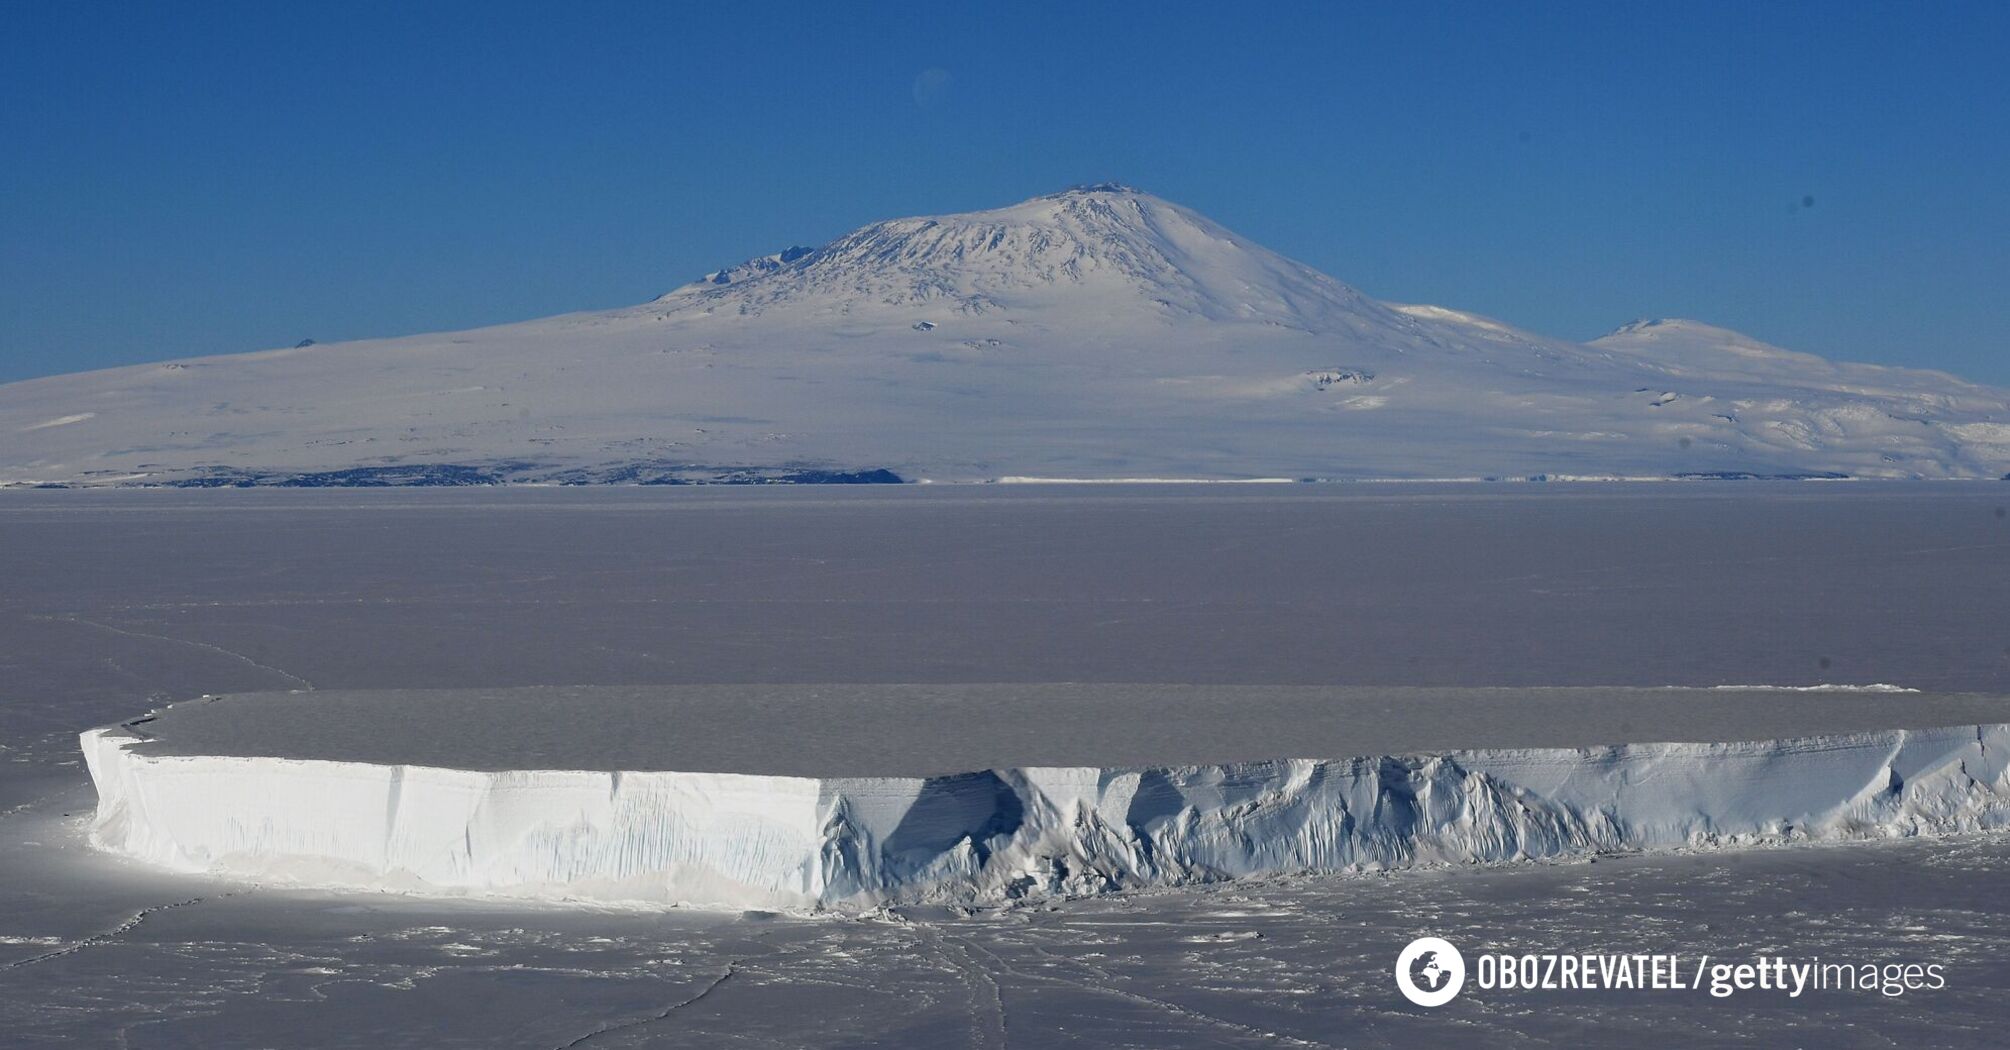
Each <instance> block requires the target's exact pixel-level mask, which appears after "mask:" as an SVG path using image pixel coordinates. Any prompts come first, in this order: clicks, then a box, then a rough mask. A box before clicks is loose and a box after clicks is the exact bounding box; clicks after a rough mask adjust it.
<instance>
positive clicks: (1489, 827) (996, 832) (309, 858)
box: [82, 725, 2010, 911]
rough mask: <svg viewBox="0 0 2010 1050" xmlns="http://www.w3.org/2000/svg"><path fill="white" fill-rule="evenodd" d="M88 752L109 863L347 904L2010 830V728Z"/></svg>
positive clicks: (880, 884) (740, 903)
mask: <svg viewBox="0 0 2010 1050" xmlns="http://www.w3.org/2000/svg"><path fill="white" fill-rule="evenodd" d="M140 739H141V737H140V736H139V735H138V734H136V733H134V732H133V731H132V730H130V729H128V728H126V727H107V728H100V729H93V730H90V731H88V732H85V733H84V734H83V736H82V743H83V749H84V755H85V759H86V762H87V764H88V765H89V767H90V772H91V777H92V779H93V780H94V781H95V782H96V785H97V789H98V795H99V803H98V810H97V817H96V821H95V823H94V826H93V832H92V835H93V839H94V841H95V842H97V843H98V844H99V845H100V846H102V847H104V848H108V849H111V850H115V851H118V852H121V853H125V854H129V855H131V856H134V857H137V858H140V859H142V860H145V861H148V862H151V863H154V864H159V865H162V866H166V867H170V868H174V869H177V870H183V871H209V872H215V873H219V874H226V875H233V876H239V877H248V878H279V879H289V880H298V881H304V882H311V883H317V884H332V885H342V886H351V887H357V888H382V889H404V890H421V891H429V892H475V893H495V894H508V895H519V896H532V897H544V898H553V899H582V900H606V901H632V902H654V903H685V904H695V905H703V906H715V907H763V908H787V909H800V910H818V909H832V910H841V911H856V910H866V909H871V908H874V907H877V906H881V905H886V904H899V903H916V902H983V901H997V900H1004V899H1009V898H1015V897H1024V896H1039V895H1047V894H1082V893H1095V892H1104V891H1110V890H1119V889H1128V888H1137V887H1146V886H1164V885H1174V884H1179V883H1188V882H1200V881H1212V880H1219V879H1227V878H1234V877H1238V876H1247V875H1259V874H1268V873H1286V872H1327V871H1345V870H1357V869H1364V868H1401V867H1409V866H1413V865H1428V864H1472V863H1499V862H1510V861H1521V860H1534V859H1540V858H1548V857H1567V856H1571V855H1580V854H1588V853H1594V852H1599V851H1607V850H1632V849H1665V848H1675V847H1682V846H1711V845H1729V844H1758V843H1779V842H1789V841H1807V840H1823V839H1843V838H1861V837H1878V836H1904V835H1920V834H1941V833H1950V832H1959V831H1971V830H1979V829H1983V828H1991V827H1998V826H2001V825H2003V824H2006V823H2010V779H2006V756H2010V725H1985V726H1974V725H1971V726H1954V727H1943V728H1935V729H1917V730H1889V731H1881V732H1867V733H1852V734H1844V735H1830V736H1810V737H1800V738H1794V739H1788V740H1776V741H1765V742H1750V743H1722V744H1630V745H1621V746H1613V747H1601V748H1586V749H1520V750H1485V751H1460V752H1452V753H1447V754H1443V755H1435V756H1385V757H1371V758H1352V759H1344V760H1308V759H1290V760H1276V761H1263V762H1241V763H1233V764H1223V765H1201V766H1178V767H1162V768H1142V769H1097V768H1090V767H1070V768H1058V767H1039V768H1021V769H999V770H990V771H984V772H976V773H966V774H959V775H955V776H943V777H929V778H913V777H871V778H829V779H816V778H808V777H789V776H758V775H747V774H730V773H684V772H580V771H561V770H527V771H504V772H473V771H463V770H452V769H440V768H432V767H425V766H406V765H375V764H368V763H358V762H331V761H320V760H305V759H289V758H247V757H207V756H188V755H151V754H147V753H145V752H143V751H139V750H135V749H134V748H133V746H132V745H134V744H136V743H138V742H139V741H140Z"/></svg>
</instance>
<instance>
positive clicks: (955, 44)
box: [0, 0, 2010, 383]
mask: <svg viewBox="0 0 2010 1050" xmlns="http://www.w3.org/2000/svg"><path fill="white" fill-rule="evenodd" d="M1525 7H1526V8H1528V9H1529V10H1522V9H1523V8H1525ZM4 12H5V13H4V25H0V92H4V104H0V158H4V160H0V381H4V380H10V379H18V378H24V377H28V376H33V375H39V374H45V373H53V372H62V371H71V370H76V369H84V368H94V367H102V366H108V365H113V364H120V363H126V362H134V361H145V360H153V359H160V358H166V357H176V356H185V355H190V354H197V353H214V352H228V351H237V350H251V349H257V348H262V347H270V346H278V345H290V344H292V343H294V342H297V341H298V340H300V339H302V338H307V337H312V338H315V339H318V340H321V341H324V342H326V341H331V340H337V339H349V338H360V337H367V336H378V335H396V334H404V333H409V332H415V331H425V330H438V329H448V328H460V327H467V326H472V325H478V324H485V323H493V322H502V321H511V320H519V319H524V318H529V317H535V316H541V315H546V314H551V313H558V312H563V311H567V310H576V309H586V308H594V307H606V306H616V305H623V304H628V303H633V302H637V301H640V300H643V299H645V298H647V297H649V296H652V295H655V294H657V293H659V292H661V291H663V290H664V289H667V288H669V287H671V286H674V285H676V284H679V283H681V282H683V281H685V280H687V279H689V278H691V277H693V276H696V275H697V274H699V273H701V272H703V271H705V270H709V269H714V268H716V267H718V266H721V265H724V264H728V263H732V262H736V261H738V260H740V259H743V258H745V257H748V256H751V255H756V254H761V253H765V252H768V251H773V250H776V249H778V248H781V247H784V246H786V245H790V244H796V243H807V244H816V243H821V242H822V241H824V240H827V239H829V238H831V237H833V236H835V235H837V234H840V233H842V232H844V231H846V230H848V229H850V228H852V227H854V226H856V225H858V224H861V223H864V222H867V221H870V220H873V219H878V218H886V217H891V216H896V215H909V214H917V213H927V212H939V211H957V210H967V209H973V208H984V207H992V206H996V205H1002V204H1006V203H1010V202H1012V201H1015V200H1019V199H1022V198H1025V197H1029V196H1032V195H1035V194H1038V193H1044V192H1050V191H1052V190H1055V189H1058V188H1060V187H1063V186H1065V185H1068V184H1071V183H1077V182H1084V181H1091V180H1101V179H1118V180H1122V181H1125V182H1129V183H1132V184H1135V185H1138V186H1141V187H1143V188H1145V189H1148V190H1151V191H1152V192H1155V193H1158V194H1159V195H1161V196H1164V197H1168V198H1171V199H1173V200H1175V201H1179V202H1181V203H1184V204H1187V205H1190V206H1192V207H1194V208H1197V209H1199V210H1200V211H1202V212H1203V213H1205V214H1208V215H1210V216H1212V217H1214V218H1215V219H1217V220H1219V221H1221V222H1223V223H1225V224H1227V225H1228V226H1230V227H1232V228H1234V229H1237V230H1239V231H1241V232H1242V233H1244V234H1246V235H1248V236H1250V237H1252V238H1254V239H1256V240H1257V241H1260V242H1262V243H1265V244H1267V245H1269V246H1271V247H1273V248H1276V249H1277V250H1279V251H1282V252H1284V253H1285V254H1287V255H1291V256H1294V257H1296V258H1298V259H1301V260H1303V261H1305V262H1308V263H1311V264H1312V265H1314V266H1317V267H1319V268H1321V269H1323V270H1325V271H1327V272H1329V273H1331V274H1333V275H1334V276H1336V277H1338V278H1340V279H1342V280H1344V281H1348V282H1350V283H1352V284H1354V285H1356V286H1358V287H1360V288H1361V289H1363V290H1364V291H1366V292H1368V293H1370V294H1372V295H1376V296H1379V297H1382V298H1387V299H1395V300H1402V301H1421V302H1431V303H1438V304H1442V305H1446V306H1452V307H1457V308H1461V309H1467V310H1474V311H1478V312H1480V313H1485V314H1491V315H1494V316H1497V317H1501V318H1504V319H1507V320H1509V321H1513V322H1516V323H1518V324H1521V325H1523V326H1526V327H1529V328H1533V329H1536V330H1538V331H1541V332H1545V333H1549V334H1552V335H1559V336H1566V337H1574V338H1588V337H1591V336H1594V335H1598V334H1600V333H1601V332H1603V331H1605V330H1607V329H1610V328H1612V327H1614V326H1616V325H1618V324H1620V323H1622V322H1624V321H1627V320H1629V319H1632V318H1634V317H1638V316H1685V317H1694V318H1697V319H1701V320H1706V321H1710V322H1713V323H1718V324H1724V325H1728V326H1730V327H1734V328H1738V329H1741V330H1745V331H1748V332H1750V333H1752V334H1754V335H1756V336H1759V337H1761V338H1764V339H1768V340H1770V341H1773V342H1777V343H1781V344H1783V345H1786V346H1790V347H1794V348H1796V349H1805V350H1811V351H1815V352H1819V353H1824V354H1828V355H1830V356H1837V357H1845V358H1854V359H1860V360H1873V361H1882V362H1889V363H1899V364H1911V365H1922V366H1931V367H1940V368H1946V369H1950V370H1954V371H1957V372H1961V373H1964V374H1967V375H1970V376H1972V377H1974V378H1978V379H1984V380H1989V381H1994V382H2000V383H2010V280H2006V279H2010V199H2006V187H2010V132H2006V129H2010V73H2006V58H2005V55H2006V53H2010V5H2005V4H2000V3H1986V4H1938V3H1905V4H1889V5H1870V4H1840V3H1839V4H1830V5H1808V6H1800V5H1794V4H1783V3H1732V4H1725V5H1721V6H1716V5H1708V4H1699V3H1684V4H1661V5H1647V4H1631V3H1619V4H1613V3H1598V4H1585V5H1569V6H1554V5H1543V4H1533V5H1520V4H1497V3H1475V4H1462V5H1443V6H1431V5H1421V4H1419V5H1411V4H1377V5H1372V6H1369V5H1360V6H1355V5H1341V4H1331V3H1314V4H1305V5H1291V4H1225V3H1211V4H1193V5H1187V4H1172V3H1164V2H1159V3H1137V4H1077V3H1067V4H1053V5H1034V4H1027V3H1012V4H987V5H975V4H958V3H937V4H926V5H923V4H916V5H911V6H909V5H901V6H895V5H872V4H859V5H851V4H838V3H828V2H816V3H711V4H702V5H701V4H686V3H668V2H664V3H636V4H597V3H574V4H536V5H532V4H516V3H509V2H492V3H485V4H466V5H460V4H448V3H414V4H405V3H400V4H385V5H375V4H365V3H344V4H339V5H335V4H331V5H327V6H318V5H305V4H297V3H269V2H267V3H256V4H215V3H200V2H191V3H178V4H161V3H147V4H132V5H108V4H98V3H89V2H71V3H58V2H38V3H29V2H25V0H6V3H5V7H4ZM1810 202H1811V203H1810Z"/></svg>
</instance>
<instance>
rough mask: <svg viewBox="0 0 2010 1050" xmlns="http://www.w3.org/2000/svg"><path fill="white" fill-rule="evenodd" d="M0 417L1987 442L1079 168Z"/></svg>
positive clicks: (548, 451)
mask: <svg viewBox="0 0 2010 1050" xmlns="http://www.w3.org/2000/svg"><path fill="white" fill-rule="evenodd" d="M0 435H4V438H0V484H32V483H63V484H132V483H171V482H185V481H190V480H199V479H204V478H210V479H226V480H255V481H260V482H267V483H269V482H274V481H281V480H292V481H294V482H296V483H300V482H303V481H304V482H305V483H327V482H330V481H333V482H337V483H342V482H344V481H353V480H354V479H353V478H347V479H345V478H341V477H334V478H329V477H320V478H317V477H314V475H317V474H327V473H328V472H337V471H353V470H357V469H359V468H360V469H362V470H364V471H365V472H377V473H372V474H371V475H370V478H371V479H372V480H384V479H385V478H386V477H390V478H391V479H392V480H399V481H410V480H414V479H416V480H420V481H424V482H429V483H438V482H440V481H442V480H452V481H468V480H476V481H498V480H499V481H514V482H557V481H575V482H577V481H585V482H625V481H646V480H669V479H680V480H720V479H740V480H745V479H748V478H761V477H768V478H773V477H784V478H786V477H795V476H799V475H800V472H802V471H806V470H823V471H833V470H834V471H847V472H856V471H868V470H877V469H885V470H890V471H893V472H895V473H897V474H899V475H900V476H901V477H903V478H905V479H908V480H942V481H977V480H992V479H998V478H1003V477H1021V478H1105V479H1123V478H1167V479H1235V478H1271V477H1285V478H1433V477H1437V478H1478V477H1503V478H1515V477H1532V476H1543V477H1552V478H1557V477H1625V478H1653V477H1663V478H1665V477H1676V476H1683V475H1690V474H1704V475H1708V474H1722V473H1730V474H1758V475H1782V474H1784V475H1804V474H1844V475H1849V476H1852V477H1906V478H1909V477H1931V478H1942V477H1949V478H1954V477H1999V476H2002V475H2003V474H2004V473H2005V472H2006V471H2010V392H2006V391H2005V390H2002V389H1998V388H1993V387H1986V386H1980V385H1977V384H1973V383H1968V382H1964V381H1962V380H1960V379H1957V378H1955V377H1953V376H1949V375H1945V374H1942V373H1938V372H1928V371H1918V370H1908V369H1897V368H1886V367H1880V366H1874V365H1858V364H1837V363H1831V362H1829V361H1826V360H1824V359H1822V358H1819V357H1816V356H1814V355H1811V354H1804V353H1796V352H1792V351H1788V350H1782V349H1779V348H1776V347H1771V346H1768V345H1766V344H1764V343H1761V342H1758V341H1756V340H1753V339H1750V338H1748V337H1745V336H1742V335H1739V334H1738V333H1735V332H1730V331H1727V330H1724V329H1720V328H1714V327H1711V326H1709V325H1704V324H1699V323H1696V322H1692V321H1682V320H1655V321H1641V322H1635V323H1633V324H1629V325H1626V326H1625V327H1623V328H1621V329H1619V330H1618V331H1615V332H1613V333H1612V334H1610V335H1607V336H1604V337H1602V338H1599V339H1596V340H1593V341H1591V342H1590V343H1573V342H1569V341H1565V340H1559V339H1552V338H1548V337H1545V336H1540V335H1536V334H1533V333H1530V332H1525V331H1522V330H1520V329H1518V328H1515V327H1514V326H1512V325H1509V324H1506V323H1504V322H1500V321H1496V320H1492V319H1488V318H1484V317H1479V316H1476V315H1472V314H1468V313H1463V312H1460V311H1457V310H1451V309H1446V308H1442V307H1434V306H1413V305H1396V304H1390V303H1384V302H1380V301H1377V300H1375V299H1372V298H1370V297H1368V296H1366V295H1364V294H1362V293H1361V292H1359V291H1356V290H1355V289H1353V288H1350V287H1348V286H1347V285H1345V284H1342V283H1341V282H1339V281H1336V280H1334V279H1333V278H1331V277H1328V276H1326V275H1324V274H1322V273H1319V272H1317V271H1315V270H1313V269H1311V268H1309V267H1306V266H1304V265H1301V264H1299V263H1296V262H1293V261H1291V260H1289V259H1286V258H1284V257H1282V256H1280V255H1277V254H1276V253H1274V252H1271V251H1269V250H1267V249H1265V248H1263V247H1261V246H1260V245H1257V244H1254V243H1252V242H1250V241H1248V240H1246V239H1244V238H1242V237H1240V236H1238V235H1236V234H1234V233H1232V232H1230V231H1228V230H1226V229H1224V228H1222V227H1221V226H1219V225H1217V224H1215V223H1213V222H1211V221H1209V220H1208V219H1206V218H1204V217H1202V216H1200V215H1198V214H1196V213H1194V212H1192V211H1190V210H1188V209H1186V208H1183V207H1181V206H1179V205H1176V204H1172V203H1170V202H1167V201H1164V200H1161V199H1159V198H1157V197H1154V196H1152V195H1150V194H1147V193H1142V192H1138V191H1135V190H1132V189H1129V188H1125V187H1118V186H1108V185H1104V186H1094V187H1085V188H1080V189H1076V190H1070V191H1067V192H1063V193H1058V194H1054V195H1050V196H1045V197H1040V198H1036V199H1033V200H1029V201H1025V202H1022V203H1020V204H1017V205H1013V206H1011V207H1008V208H1002V209H998V210H994V211H984V212H973V213H968V214H959V215H942V216H934V217H927V218H913V219H898V220H892V221H888V222H881V223H875V224H872V225H869V226H866V227H864V228H862V229H859V230H857V231H855V232H853V233H850V234H847V235H845V236H843V237H840V238H838V239H837V240H835V241H833V242H831V243H830V244H827V245H824V246H823V247H821V248H816V249H800V248H798V249H790V250H788V251H785V252H780V253H776V254H772V255H768V256H764V257H761V258H758V259H755V260H752V261H750V262H748V263H745V264H741V265H739V266H735V267H731V268H728V269H726V270H722V271H717V272H715V273H713V274H708V275H706V277H704V278H702V279H700V280H699V281H696V282H693V283H691V284H688V285H685V286H683V287H681V288H678V289H676V290H674V291H672V292H670V293H668V294H666V295H664V296H662V297H660V298H658V299H656V300H655V301H653V302H650V303H646V304H642V305H639V306H634V307H627V308H622V309H615V310H604V311H596V312H589V313H580V314H572V315H567V316H562V317H554V318H549V319H544V320H537V321H530V322H525V323H521V324H511V325H502V326H498V327H492V328H484V329H477V330H473V331H466V332H454V333H444V334H436V335H420V336H412V337H407V338H399V339H382V340H370V341H362V342H350V343H321V344H315V345H311V346H302V347H294V348H290V349H281V350H269V351H263V352H258V353H249V354H236V355H227V356H215V357H202V358H193V359H189V360H184V361H174V362H168V363H164V364H149V365H137V366H131V367H126V368H118V369H112V370H108V371H100V372H91V373H83V374H77V375H66V376H55V377H49V378H43V379H34V380H29V381H26V382H19V383H13V384H9V385H6V386H0ZM443 466H453V467H458V468H464V469H463V470H462V471H461V472H459V473H457V474H442V473H441V472H440V471H439V470H438V469H436V468H440V467H443ZM387 470H389V471H399V470H402V471H406V473H404V474H395V473H394V474H388V475H387V474H384V473H382V472H384V471H387Z"/></svg>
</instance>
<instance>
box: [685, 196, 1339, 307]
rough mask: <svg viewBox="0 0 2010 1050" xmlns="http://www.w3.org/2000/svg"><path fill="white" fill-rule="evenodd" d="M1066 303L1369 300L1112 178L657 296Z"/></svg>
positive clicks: (904, 226)
mask: <svg viewBox="0 0 2010 1050" xmlns="http://www.w3.org/2000/svg"><path fill="white" fill-rule="evenodd" d="M1068 302H1073V303H1077V304H1080V305H1081V306H1082V308H1083V309H1084V310H1085V311H1086V310H1090V309H1093V310H1095V311H1099V312H1103V313H1109V312H1112V311H1114V312H1118V313H1126V312H1128V313H1140V312H1142V313H1143V314H1146V315H1157V316H1160V317H1173V316H1182V315H1184V316H1197V317H1202V318H1206V319H1208V320H1215V321H1236V320H1244V321H1264V322H1270V323H1275V324H1281V325H1285V326H1287V327H1293V328H1310V327H1314V326H1315V325H1316V323H1317V321H1318V319H1320V318H1329V317H1330V316H1331V315H1332V314H1333V313H1334V312H1335V311H1342V312H1346V311H1355V310H1358V309H1361V308H1362V305H1363V304H1364V303H1366V302H1367V300H1365V298H1364V297H1362V296H1361V295H1360V294H1359V293H1357V292H1355V291H1354V290H1353V289H1351V288H1349V287H1347V286H1346V285H1344V284H1341V283H1340V282H1338V281H1335V280H1333V279H1332V278H1330V277H1327V276H1325V275H1324V274H1321V273H1319V272H1318V271H1316V270H1313V269H1311V268H1310V267H1307V266H1303V265H1301V264H1299V263H1296V262H1293V261H1291V260H1289V259H1286V258H1284V257H1282V256H1279V255H1277V254H1276V253H1274V252H1271V251H1270V250H1268V249H1266V248H1263V247H1262V246H1260V245H1258V244H1256V243H1254V242H1252V241H1249V240H1247V239H1245V238H1242V237H1240V236H1238V235H1236V234H1235V233H1232V232H1230V231H1229V230H1227V229H1225V228H1223V227H1222V226H1220V225H1218V224H1216V223H1215V222H1213V221H1211V220H1209V219H1207V218H1206V217H1204V216H1202V215H1200V214H1199V213H1197V212H1194V211H1192V210H1190V209H1188V208H1184V207H1182V206H1180V205H1177V204H1174V203H1172V202H1170V201H1167V200H1164V199H1162V198H1159V197H1155V196H1153V195H1151V194H1149V193H1145V192H1143V191H1140V190H1138V189H1135V188H1133V187H1130V186H1124V185H1121V184H1119V183H1112V182H1102V183H1090V184H1086V185H1082V186H1077V187H1073V188H1071V189H1067V190H1063V191H1061V192H1059V193H1052V194H1047V195H1044V196H1039V197H1033V198H1030V199H1027V200H1024V201H1020V202H1019V203H1017V204H1012V205H1007V206H1006V207H1003V208H996V209H991V210H987V211H974V212H961V213H955V214H948V215H931V216H916V217H912V218H904V219H889V220H886V221H883V222H875V223H871V224H869V225H866V226H862V227H860V228H859V229H857V230H854V231H852V232H851V233H849V234H846V235H844V236H843V237H840V238H838V239H837V240H834V241H832V242H830V243H829V244H826V245H823V246H822V247H820V248H817V249H814V250H807V249H791V250H790V251H788V252H782V253H777V254H774V255H767V256H762V257H760V258H757V259H752V260H749V261H748V262H745V263H741V264H740V265H738V266H735V267H731V268H729V269H726V270H720V271H716V272H714V273H711V274H707V275H705V277H703V278H701V279H700V280H698V281H694V282H692V283H691V284H687V285H685V286H684V287H682V288H679V289H677V290H675V291H673V292H671V293H669V294H668V295H665V296H663V297H662V298H660V299H658V300H657V304H658V305H674V306H678V307H681V308H696V309H703V310H706V311H708V312H712V313H717V312H719V311H720V310H721V309H728V310H730V311H731V312H733V313H736V314H739V315H743V316H745V315H753V314H758V313H763V312H766V311H769V310H777V309H803V310H811V311H816V312H822V313H844V314H852V313H856V312H858V311H862V310H864V311H870V310H876V309H886V308H892V309H912V308H915V307H948V308H949V309H950V310H951V311H953V312H955V313H959V314H977V313H986V312H990V311H993V310H998V309H1012V308H1015V307H1027V306H1040V307H1051V306H1056V305H1066V303H1068Z"/></svg>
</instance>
